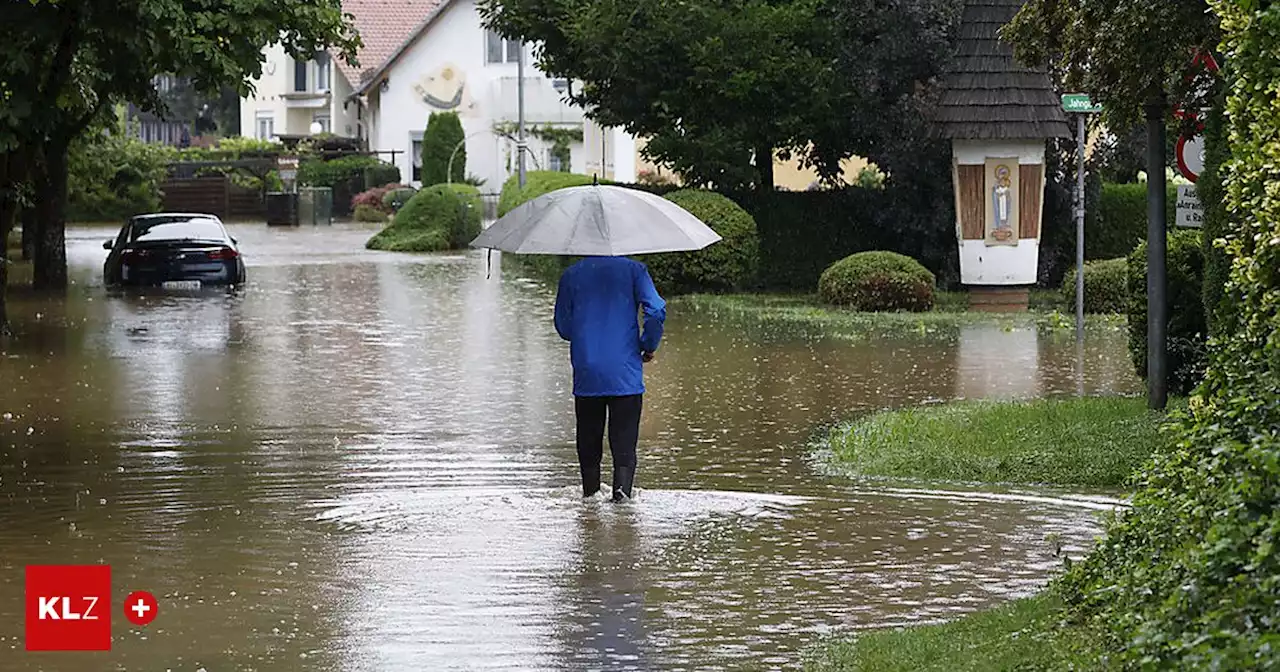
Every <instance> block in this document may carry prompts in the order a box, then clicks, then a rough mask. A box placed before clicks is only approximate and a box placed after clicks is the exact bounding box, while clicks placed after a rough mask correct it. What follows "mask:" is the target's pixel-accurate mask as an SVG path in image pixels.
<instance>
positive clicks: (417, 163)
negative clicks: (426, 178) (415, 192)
mask: <svg viewBox="0 0 1280 672" xmlns="http://www.w3.org/2000/svg"><path fill="white" fill-rule="evenodd" d="M409 160H410V162H411V163H412V165H413V171H412V175H410V177H411V178H412V179H413V181H414V182H421V181H422V137H421V136H419V137H416V138H413V139H412V141H411V142H410V144H409Z"/></svg>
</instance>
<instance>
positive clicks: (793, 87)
mask: <svg viewBox="0 0 1280 672" xmlns="http://www.w3.org/2000/svg"><path fill="white" fill-rule="evenodd" d="M958 6H959V2H958V1H957V0H854V1H851V2H834V1H833V0H782V1H766V0H728V1H724V2H710V1H708V0H701V1H698V2H692V3H690V2H676V1H675V0H659V1H657V2H648V3H643V4H640V5H637V4H636V3H634V2H623V1H621V0H605V1H602V2H595V1H588V0H482V2H481V11H482V13H483V14H484V15H485V17H486V21H487V22H489V23H490V24H491V25H492V27H493V28H494V29H496V30H497V31H498V32H500V33H502V34H504V35H507V36H508V37H513V38H520V39H524V40H528V41H532V42H534V43H535V45H536V47H535V53H536V55H537V57H538V59H539V60H540V65H541V67H542V68H543V69H544V70H546V71H547V72H548V73H549V74H552V75H553V76H559V77H566V78H568V79H570V80H571V81H573V82H574V86H572V87H571V88H570V93H569V96H570V99H571V100H572V101H573V102H575V103H577V104H579V105H581V106H583V107H585V108H586V109H587V110H589V114H590V115H591V116H592V117H593V118H595V119H596V120H597V121H599V122H600V123H602V124H604V125H606V126H620V127H622V128H624V129H625V130H627V131H628V132H629V133H631V134H633V135H636V136H641V137H646V138H648V143H647V145H646V146H645V150H644V151H645V153H646V154H647V155H648V156H649V157H650V158H652V159H654V160H656V161H658V162H660V163H662V164H665V165H666V166H668V167H670V168H671V169H672V170H673V171H674V172H676V173H679V174H680V175H681V176H682V177H683V178H684V179H685V181H686V182H687V183H690V184H695V185H703V186H705V185H708V184H710V185H715V186H716V187H717V188H720V189H724V190H736V189H741V188H744V187H747V186H751V185H755V186H758V187H763V188H772V185H773V177H772V167H773V157H774V155H775V154H777V155H780V156H782V157H783V158H788V157H790V156H797V157H799V158H800V159H801V161H802V162H803V163H804V164H806V165H811V166H813V167H814V168H815V169H816V170H817V171H818V172H819V174H820V175H822V176H823V178H824V179H825V180H827V181H829V182H834V181H836V180H837V179H838V176H839V175H840V173H841V166H840V162H841V161H842V160H843V159H846V158H848V157H850V156H852V155H854V154H858V155H860V156H864V157H872V160H874V161H875V162H876V163H878V164H880V165H881V166H882V167H885V168H886V170H889V169H888V167H887V164H888V163H891V162H892V161H893V156H892V155H897V154H901V153H902V152H901V149H902V147H901V143H900V141H899V138H900V134H899V133H898V132H897V131H898V130H899V125H898V123H897V122H898V121H902V122H903V124H904V125H907V126H909V125H911V124H915V123H917V119H916V117H918V114H917V113H918V112H919V111H920V109H922V106H921V105H920V104H919V101H918V100H917V98H918V96H919V95H920V94H922V93H925V92H927V89H928V84H929V81H930V79H931V78H932V77H933V76H934V75H935V74H936V73H937V71H938V68H939V67H940V65H941V63H942V61H941V59H942V58H943V57H945V55H946V49H947V46H948V38H949V35H950V29H951V27H952V26H953V25H954V22H955V19H956V18H957V17H958V11H957V10H958ZM906 111H909V112H910V113H911V114H909V115H908V118H905V119H904V118H903V117H902V116H901V114H899V113H901V112H906ZM868 120H874V122H873V123H868ZM935 149H936V148H935ZM890 172H891V173H892V171H890ZM904 175H905V173H904Z"/></svg>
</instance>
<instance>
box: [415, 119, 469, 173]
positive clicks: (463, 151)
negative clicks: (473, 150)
mask: <svg viewBox="0 0 1280 672" xmlns="http://www.w3.org/2000/svg"><path fill="white" fill-rule="evenodd" d="M464 138H466V134H465V133H464V132H463V130H462V120H461V119H459V118H458V113H457V112H432V113H431V116H430V117H428V118H427V129H426V130H425V131H424V132H423V134H422V186H424V187H430V186H432V185H436V184H444V183H446V182H449V181H450V180H449V156H450V155H451V154H453V150H454V148H457V147H458V143H461V142H462V141H463V139H464ZM466 174H467V146H466V144H465V143H463V145H462V147H460V148H458V153H457V154H456V155H454V156H453V180H452V181H453V182H465V181H466Z"/></svg>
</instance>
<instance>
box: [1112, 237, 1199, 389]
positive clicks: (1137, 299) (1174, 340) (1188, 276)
mask: <svg viewBox="0 0 1280 672" xmlns="http://www.w3.org/2000/svg"><path fill="white" fill-rule="evenodd" d="M1167 249H1168V252H1167V256H1166V258H1165V267H1166V269H1167V276H1168V284H1167V293H1168V294H1167V295H1168V299H1169V308H1168V316H1169V324H1168V327H1167V332H1166V335H1167V341H1166V342H1167V343H1168V346H1167V348H1168V359H1167V365H1168V372H1169V377H1168V381H1169V393H1170V394H1175V395H1186V394H1190V392H1191V390H1193V389H1194V388H1195V386H1196V385H1198V384H1199V383H1200V379H1201V378H1202V377H1203V374H1204V366H1205V340H1206V338H1207V334H1208V325H1207V323H1206V321H1205V313H1204V301H1203V289H1202V284H1203V281H1204V251H1203V250H1202V249H1201V246H1200V232H1199V231H1194V230H1182V231H1171V232H1169V238H1168V244H1167ZM1127 267H1128V270H1127V272H1126V276H1127V283H1126V284H1127V286H1128V292H1127V293H1128V313H1129V320H1128V321H1129V354H1130V356H1131V357H1132V358H1133V366H1134V370H1135V371H1137V373H1138V375H1139V376H1141V377H1143V378H1144V379H1145V378H1146V375H1147V244H1146V241H1143V242H1142V243H1140V244H1139V245H1138V247H1137V249H1135V250H1134V251H1133V253H1132V254H1130V255H1129V261H1128V264H1127Z"/></svg>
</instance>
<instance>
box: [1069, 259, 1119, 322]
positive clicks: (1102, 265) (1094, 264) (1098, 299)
mask: <svg viewBox="0 0 1280 672" xmlns="http://www.w3.org/2000/svg"><path fill="white" fill-rule="evenodd" d="M1128 272H1129V263H1128V262H1127V261H1126V260H1125V258H1124V257H1120V258H1119V259H1100V260H1098V261H1086V262H1084V312H1086V313H1123V312H1125V311H1126V310H1128V309H1129V295H1128V291H1127V290H1126V289H1125V285H1126V282H1127V277H1128ZM1062 298H1063V299H1065V300H1066V302H1067V308H1068V310H1069V311H1070V312H1072V313H1074V312H1075V310H1076V269H1075V268H1072V269H1071V271H1070V272H1069V273H1067V275H1066V277H1064V278H1063V279H1062Z"/></svg>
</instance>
